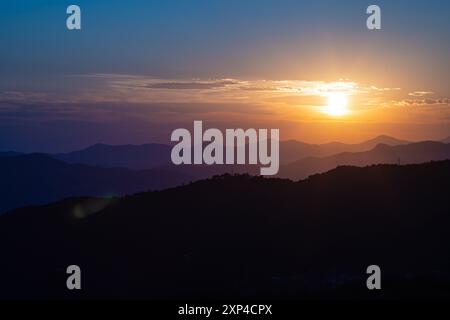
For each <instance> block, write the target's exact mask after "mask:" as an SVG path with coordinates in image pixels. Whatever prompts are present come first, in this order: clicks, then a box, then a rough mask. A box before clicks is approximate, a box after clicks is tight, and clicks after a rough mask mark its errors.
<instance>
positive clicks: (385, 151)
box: [279, 141, 450, 180]
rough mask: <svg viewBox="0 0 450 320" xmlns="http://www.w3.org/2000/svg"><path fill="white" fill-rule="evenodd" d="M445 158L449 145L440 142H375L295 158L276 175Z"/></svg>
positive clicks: (296, 175) (293, 176) (449, 152)
mask: <svg viewBox="0 0 450 320" xmlns="http://www.w3.org/2000/svg"><path fill="white" fill-rule="evenodd" d="M446 159H450V145H449V144H444V143H441V142H435V141H424V142H416V143H411V144H406V145H397V146H388V145H386V144H378V145H377V146H376V147H375V148H373V149H372V150H370V151H364V152H353V153H352V152H343V153H339V154H336V155H333V156H329V157H322V158H320V157H308V158H305V159H302V160H298V161H295V162H293V163H291V164H288V165H285V166H282V167H281V168H280V172H279V176H280V177H283V178H289V179H295V180H297V179H304V178H306V177H308V176H309V175H311V174H315V173H320V172H325V171H328V170H331V169H333V168H336V167H337V166H342V165H352V166H367V165H373V164H383V163H387V164H412V163H423V162H427V161H433V160H446Z"/></svg>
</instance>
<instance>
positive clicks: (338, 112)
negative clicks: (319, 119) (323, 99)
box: [324, 92, 349, 117]
mask: <svg viewBox="0 0 450 320" xmlns="http://www.w3.org/2000/svg"><path fill="white" fill-rule="evenodd" d="M347 105H348V98H347V95H346V94H345V93H342V92H332V93H330V94H328V105H327V106H325V108H324V112H325V113H326V114H329V115H330V116H335V117H338V116H343V115H345V114H347V113H348V112H349V111H348V108H347Z"/></svg>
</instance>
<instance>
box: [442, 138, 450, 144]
mask: <svg viewBox="0 0 450 320" xmlns="http://www.w3.org/2000/svg"><path fill="white" fill-rule="evenodd" d="M441 142H443V143H450V137H447V138H445V139H444V140H442V141H441Z"/></svg>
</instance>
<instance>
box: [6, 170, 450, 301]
mask: <svg viewBox="0 0 450 320" xmlns="http://www.w3.org/2000/svg"><path fill="white" fill-rule="evenodd" d="M449 190H450V161H442V162H433V163H426V164H421V165H405V166H398V165H377V166H370V167H365V168H358V167H339V168H337V169H334V170H332V171H330V172H327V173H325V174H320V175H314V176H312V177H310V178H309V179H307V180H303V181H299V182H292V181H289V180H281V179H275V178H271V179H268V178H262V177H250V176H242V175H241V176H230V175H225V176H219V177H215V178H213V179H210V180H203V181H198V182H195V183H193V184H189V185H186V186H183V187H177V188H173V189H168V190H165V191H158V192H147V193H140V194H136V195H133V196H127V197H124V198H121V199H95V198H74V199H67V200H64V201H60V202H58V203H54V204H51V205H45V206H39V207H29V208H22V209H17V210H15V211H13V212H10V213H8V214H5V215H3V216H0V251H1V252H2V263H1V264H0V283H1V285H2V290H0V297H3V298H11V297H20V298H38V299H43V298H62V297H65V298H70V297H72V298H73V297H78V298H159V299H162V298H180V299H187V298H192V297H208V298H221V297H234V298H236V297H252V298H261V297H278V298H285V297H291V298H292V297H295V298H299V297H302V298H311V297H327V298H330V297H339V298H343V297H366V298H407V297H428V298H430V297H447V298H448V297H450V281H449V279H450V271H449V270H450V254H449V252H450V233H449V232H448V230H449V228H450V215H449V207H448V191H449ZM71 264H77V265H79V266H80V267H81V268H82V277H83V278H82V279H83V280H82V281H83V290H81V291H78V292H73V291H69V290H67V289H66V286H65V283H66V277H67V274H66V268H67V266H69V265H71ZM372 264H377V265H379V266H380V267H381V269H382V288H383V289H382V290H381V291H375V292H374V291H369V290H367V288H366V286H365V283H366V279H367V274H366V268H367V266H369V265H372Z"/></svg>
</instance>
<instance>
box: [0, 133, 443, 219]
mask: <svg viewBox="0 0 450 320" xmlns="http://www.w3.org/2000/svg"><path fill="white" fill-rule="evenodd" d="M381 142H383V144H381ZM387 144H390V145H387ZM170 150H171V147H170V146H168V145H162V144H146V145H140V146H134V145H123V146H109V145H103V144H97V145H94V146H91V147H89V148H86V149H83V150H79V151H74V152H70V153H65V154H20V153H17V152H4V153H0V175H1V177H2V179H0V192H2V198H1V201H0V213H1V212H5V211H7V210H10V209H13V208H17V207H21V206H25V205H32V204H44V203H49V202H52V201H56V200H59V199H63V198H65V197H74V196H105V195H117V196H122V195H126V194H132V193H135V192H139V191H145V190H162V189H165V188H168V187H174V186H178V185H181V184H183V183H187V182H190V181H195V180H199V179H205V178H208V177H212V176H214V175H221V174H224V173H249V174H252V175H257V174H258V173H259V165H212V166H207V165H195V166H192V165H181V166H175V165H173V164H172V163H171V160H170ZM444 159H450V145H448V144H445V143H442V142H432V141H426V142H418V143H408V142H407V141H403V140H397V139H395V138H391V137H388V136H379V137H377V138H375V139H372V140H368V141H365V142H363V143H360V144H343V143H338V142H334V143H328V144H323V145H312V144H307V143H303V142H298V141H284V142H281V143H280V160H281V163H282V165H281V167H280V171H279V174H278V176H279V177H283V178H289V179H293V180H298V179H304V178H306V177H308V176H310V175H312V174H317V173H321V172H325V171H328V170H331V169H333V168H335V167H337V166H340V165H355V166H366V165H372V164H378V163H394V164H407V163H421V162H427V161H431V160H444ZM145 168H148V169H145Z"/></svg>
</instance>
